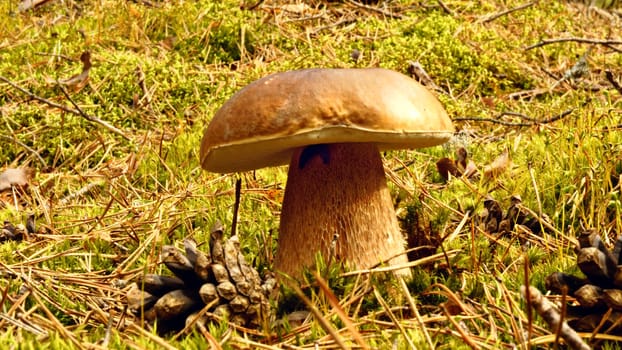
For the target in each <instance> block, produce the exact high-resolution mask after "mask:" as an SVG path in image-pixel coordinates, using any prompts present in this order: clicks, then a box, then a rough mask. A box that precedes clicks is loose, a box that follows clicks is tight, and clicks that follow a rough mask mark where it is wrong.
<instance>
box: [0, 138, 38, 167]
mask: <svg viewBox="0 0 622 350" xmlns="http://www.w3.org/2000/svg"><path fill="white" fill-rule="evenodd" d="M0 139H5V140H7V141H12V142H15V143H16V144H18V145H20V146H21V147H23V148H25V149H26V150H27V151H28V152H30V153H32V154H34V155H35V156H36V157H37V158H38V159H39V161H40V162H41V164H42V165H43V167H46V166H47V164H46V163H45V160H44V159H43V157H41V155H39V152H37V151H35V150H34V149H32V148H30V147H29V146H28V145H27V144H25V143H23V142H22V141H20V140H18V139H17V137H9V136H6V135H2V134H0Z"/></svg>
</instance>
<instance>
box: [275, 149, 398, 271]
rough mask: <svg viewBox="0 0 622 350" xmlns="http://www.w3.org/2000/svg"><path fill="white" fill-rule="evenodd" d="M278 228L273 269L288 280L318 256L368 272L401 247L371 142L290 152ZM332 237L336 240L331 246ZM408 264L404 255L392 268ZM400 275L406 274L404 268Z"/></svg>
mask: <svg viewBox="0 0 622 350" xmlns="http://www.w3.org/2000/svg"><path fill="white" fill-rule="evenodd" d="M280 225H281V226H280V232H279V249H278V253H277V257H276V261H275V268H276V270H277V271H279V272H282V273H285V274H287V275H290V276H292V277H300V275H301V273H302V269H303V268H304V267H312V266H313V264H314V262H315V255H316V254H317V253H318V252H320V253H321V254H322V257H323V258H324V260H325V261H328V260H329V259H332V260H333V261H335V260H339V261H345V262H347V263H349V264H350V266H352V267H355V268H369V267H372V266H373V265H375V264H377V263H379V262H381V261H383V260H386V259H389V258H391V257H393V256H395V255H396V253H399V252H404V247H405V241H404V238H403V236H402V233H401V231H400V228H399V224H398V222H397V217H396V214H395V210H394V208H393V203H392V201H391V196H390V193H389V190H388V188H387V184H386V179H385V174H384V168H383V165H382V159H381V157H380V153H379V151H378V148H377V146H376V145H375V144H372V143H338V144H326V145H315V146H310V147H306V148H300V149H298V150H297V151H296V152H294V154H293V156H292V160H291V163H290V166H289V174H288V180H287V186H286V188H285V198H284V199H283V208H282V212H281V224H280ZM335 234H337V235H338V236H335ZM333 237H337V240H336V245H334V248H331V242H332V241H333ZM331 256H332V257H331ZM406 261H407V258H406V255H405V254H402V255H399V256H398V257H395V258H393V259H391V260H390V264H392V265H395V264H400V263H405V262H406ZM398 273H400V274H402V275H409V274H410V273H409V271H408V269H402V270H399V271H398Z"/></svg>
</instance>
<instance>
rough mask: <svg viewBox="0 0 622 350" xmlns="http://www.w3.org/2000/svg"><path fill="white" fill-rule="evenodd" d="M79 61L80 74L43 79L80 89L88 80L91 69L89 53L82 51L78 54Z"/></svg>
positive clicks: (50, 82)
mask: <svg viewBox="0 0 622 350" xmlns="http://www.w3.org/2000/svg"><path fill="white" fill-rule="evenodd" d="M80 61H81V62H82V72H80V74H76V75H73V76H71V77H69V78H67V79H60V80H57V79H54V78H50V77H47V78H46V79H45V80H46V82H47V83H48V84H57V83H58V84H61V85H66V86H69V87H71V88H73V90H74V91H79V90H81V89H82V88H83V87H84V86H85V85H86V83H87V82H88V81H89V72H90V70H91V67H92V64H91V53H90V52H89V51H84V52H83V53H82V54H81V55H80Z"/></svg>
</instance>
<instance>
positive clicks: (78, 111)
mask: <svg viewBox="0 0 622 350" xmlns="http://www.w3.org/2000/svg"><path fill="white" fill-rule="evenodd" d="M0 80H1V81H3V82H5V83H7V84H9V85H11V86H12V87H13V88H15V89H17V90H19V91H21V92H22V93H24V94H26V95H27V96H28V97H30V98H32V99H34V100H37V101H39V102H43V103H45V104H47V105H48V106H51V107H54V108H58V109H60V110H63V111H65V112H68V113H73V114H77V115H79V116H82V117H83V118H85V119H86V120H88V121H90V122H94V123H98V124H100V125H102V126H103V127H105V128H106V129H108V130H109V131H111V132H113V133H115V134H117V135H119V136H121V137H123V138H124V139H126V140H128V141H129V140H131V139H130V138H129V136H127V135H125V134H124V133H123V132H122V131H121V130H119V129H117V128H116V127H114V126H113V125H111V124H110V123H108V122H106V121H103V120H101V119H99V118H97V117H94V116H91V115H88V114H86V113H85V112H84V111H82V110H81V109H80V108H79V107H78V106H77V105H76V103H75V102H74V101H73V100H72V99H71V98H70V97H69V94H68V93H67V91H66V90H65V89H64V88H63V87H62V86H61V85H60V84H59V87H60V88H61V91H62V92H63V94H64V95H65V96H66V97H67V98H68V99H69V102H71V104H72V105H73V106H74V107H76V108H77V109H72V108H69V107H67V106H64V105H61V104H58V103H56V102H52V101H50V100H48V99H46V98H43V97H40V96H37V95H35V94H33V93H32V92H30V91H28V90H26V89H25V88H23V87H21V86H19V85H17V84H15V83H14V82H12V81H10V80H9V79H7V78H5V77H3V76H1V75H0Z"/></svg>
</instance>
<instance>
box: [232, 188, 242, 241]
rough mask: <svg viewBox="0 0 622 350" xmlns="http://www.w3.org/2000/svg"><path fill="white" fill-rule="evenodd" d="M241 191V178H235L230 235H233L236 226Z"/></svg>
mask: <svg viewBox="0 0 622 350" xmlns="http://www.w3.org/2000/svg"><path fill="white" fill-rule="evenodd" d="M241 191H242V179H241V178H238V179H237V180H235V202H234V203H233V219H232V220H231V237H233V236H235V234H236V231H237V226H238V211H239V209H240V192H241Z"/></svg>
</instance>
